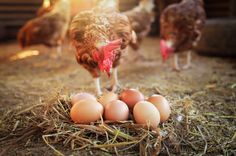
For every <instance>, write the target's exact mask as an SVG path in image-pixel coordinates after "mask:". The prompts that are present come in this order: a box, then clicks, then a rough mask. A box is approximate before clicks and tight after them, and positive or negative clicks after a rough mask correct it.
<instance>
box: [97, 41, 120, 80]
mask: <svg viewBox="0 0 236 156" xmlns="http://www.w3.org/2000/svg"><path fill="white" fill-rule="evenodd" d="M121 43H122V40H121V39H118V40H114V41H111V42H108V43H103V44H98V45H100V46H98V48H97V49H99V50H98V51H95V52H94V54H93V58H94V59H95V60H96V61H97V62H98V66H99V68H100V70H101V71H103V72H106V73H107V75H108V76H110V73H111V69H112V66H113V62H114V60H115V57H116V52H115V50H117V49H119V48H120V46H121Z"/></svg>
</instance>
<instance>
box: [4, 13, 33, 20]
mask: <svg viewBox="0 0 236 156" xmlns="http://www.w3.org/2000/svg"><path fill="white" fill-rule="evenodd" d="M33 17H35V15H34V14H32V13H11V14H9V13H1V14H0V19H2V20H3V19H9V20H11V19H12V20H13V19H30V18H33Z"/></svg>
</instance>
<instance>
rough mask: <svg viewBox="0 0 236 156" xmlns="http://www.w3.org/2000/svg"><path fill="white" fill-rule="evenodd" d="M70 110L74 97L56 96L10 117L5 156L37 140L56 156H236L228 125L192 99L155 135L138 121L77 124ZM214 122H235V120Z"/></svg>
mask: <svg viewBox="0 0 236 156" xmlns="http://www.w3.org/2000/svg"><path fill="white" fill-rule="evenodd" d="M197 94H201V93H197ZM193 97H194V95H193ZM70 108H71V104H70V100H69V96H60V95H56V96H55V97H54V98H52V99H51V100H49V101H47V102H46V103H40V104H38V105H35V106H32V107H29V108H26V109H24V110H21V111H17V110H12V111H8V112H6V113H5V114H4V116H3V117H2V119H1V120H0V125H1V126H0V147H5V148H4V149H5V150H3V151H2V153H0V155H3V154H4V153H5V152H7V151H8V150H9V149H11V148H13V147H14V146H15V145H16V144H20V143H21V144H23V145H24V146H26V145H27V143H28V142H30V141H31V140H35V139H37V138H42V139H41V141H42V142H44V143H45V144H46V145H47V146H48V147H50V148H51V149H52V150H53V151H54V152H55V153H56V154H57V155H65V151H68V149H69V151H70V154H72V153H77V152H81V151H84V152H85V153H90V154H91V152H92V153H94V152H95V153H100V154H101V153H103V155H158V154H159V153H161V154H166V155H179V154H182V155H195V154H200V155H205V154H219V153H223V154H226V155H227V154H228V155H230V154H233V153H234V152H235V150H234V149H235V148H234V147H236V146H235V143H234V141H235V138H236V133H235V131H234V135H233V136H230V137H232V139H231V140H229V139H228V136H225V137H224V135H222V132H225V130H223V129H227V127H225V126H226V123H225V124H219V122H210V120H209V117H213V116H215V114H214V113H206V114H201V113H199V112H198V111H196V110H198V109H196V108H195V107H194V104H193V100H192V99H191V98H189V97H187V98H183V99H180V100H178V101H176V100H175V109H172V110H173V111H172V116H171V118H170V120H169V121H168V122H167V123H163V124H161V125H160V127H159V128H158V129H156V130H150V129H149V128H148V127H144V126H142V125H137V124H135V123H133V121H126V122H119V123H113V122H106V121H103V120H102V119H101V121H98V122H94V123H91V124H90V125H81V124H74V123H73V122H72V121H71V119H70V115H69V112H70ZM215 117H217V118H218V119H232V120H235V116H215ZM227 124H228V123H227ZM227 126H228V129H227V130H235V129H234V128H235V127H234V126H229V125H227ZM230 128H231V129H230ZM212 133H213V134H214V135H212ZM229 133H230V134H231V133H232V131H231V132H229ZM226 135H228V134H226ZM6 147H7V148H6ZM59 147H60V148H59ZM63 149H67V150H63Z"/></svg>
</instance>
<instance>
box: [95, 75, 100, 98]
mask: <svg viewBox="0 0 236 156" xmlns="http://www.w3.org/2000/svg"><path fill="white" fill-rule="evenodd" d="M94 82H95V86H96V90H97V95H102V90H101V86H100V79H99V78H94Z"/></svg>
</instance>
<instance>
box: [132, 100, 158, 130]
mask: <svg viewBox="0 0 236 156" xmlns="http://www.w3.org/2000/svg"><path fill="white" fill-rule="evenodd" d="M133 114H134V119H135V121H136V122H137V123H138V124H145V125H150V126H151V127H152V128H156V127H157V126H158V124H159V123H160V114H159V111H158V110H157V108H156V107H155V106H154V105H153V104H152V103H150V102H147V101H141V102H138V103H137V104H136V105H135V106H134V110H133Z"/></svg>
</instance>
